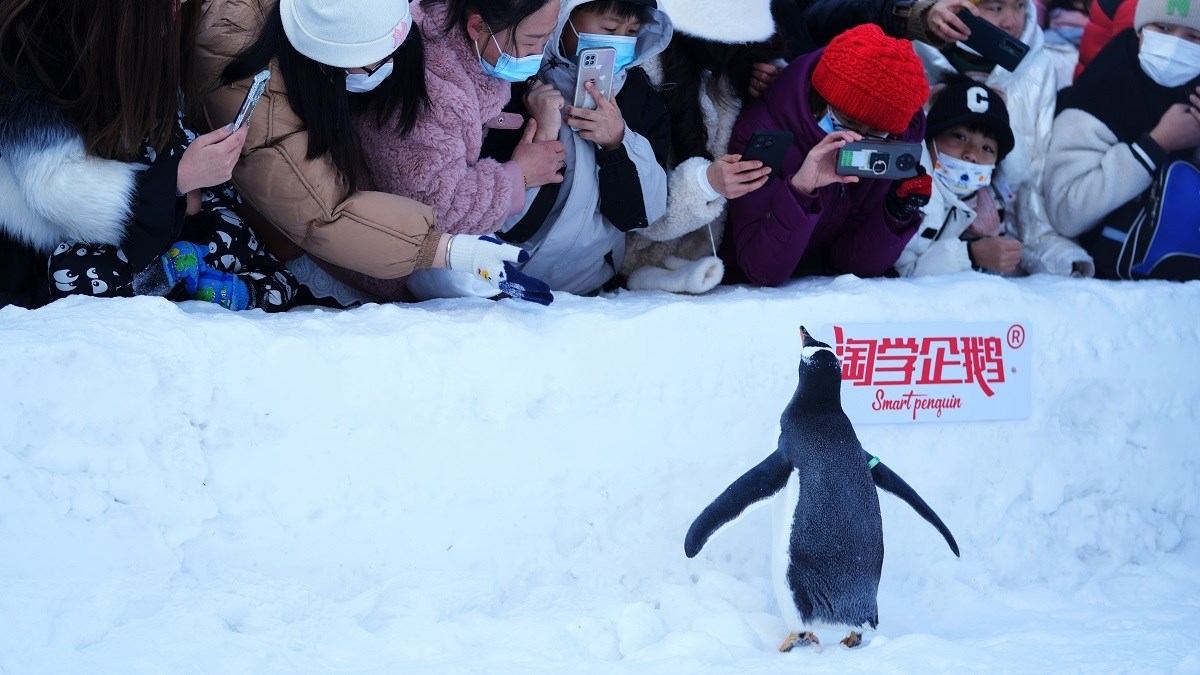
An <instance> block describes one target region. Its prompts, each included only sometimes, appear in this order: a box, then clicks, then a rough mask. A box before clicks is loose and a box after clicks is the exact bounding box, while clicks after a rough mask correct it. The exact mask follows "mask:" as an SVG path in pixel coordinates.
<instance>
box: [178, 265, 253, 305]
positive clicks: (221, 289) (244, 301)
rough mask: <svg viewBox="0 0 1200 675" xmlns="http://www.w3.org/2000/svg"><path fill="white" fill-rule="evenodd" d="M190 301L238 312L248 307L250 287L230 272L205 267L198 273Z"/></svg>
mask: <svg viewBox="0 0 1200 675" xmlns="http://www.w3.org/2000/svg"><path fill="white" fill-rule="evenodd" d="M192 299H193V300H203V301H205V302H211V303H215V304H218V305H220V306H222V307H224V308H225V309H231V310H233V311H235V312H240V311H242V310H243V309H249V307H250V286H248V285H247V284H246V282H245V281H243V280H242V279H241V278H240V277H238V275H236V274H233V273H232V272H222V271H220V270H215V269H213V268H211V267H206V268H205V269H204V270H203V271H201V272H200V279H199V280H198V281H197V282H196V291H195V292H194V293H192Z"/></svg>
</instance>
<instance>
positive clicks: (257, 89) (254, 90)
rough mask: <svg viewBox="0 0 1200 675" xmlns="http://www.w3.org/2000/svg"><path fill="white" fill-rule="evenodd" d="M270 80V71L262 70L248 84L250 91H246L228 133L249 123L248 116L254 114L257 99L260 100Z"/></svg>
mask: <svg viewBox="0 0 1200 675" xmlns="http://www.w3.org/2000/svg"><path fill="white" fill-rule="evenodd" d="M270 79H271V71H270V70H263V71H261V72H259V73H258V74H257V75H255V76H254V80H253V81H252V82H251V83H250V89H248V90H247V91H246V98H245V100H243V101H242V109H241V110H239V111H238V114H237V117H235V118H234V120H233V123H232V124H230V125H229V126H230V131H237V130H238V129H241V128H242V125H243V124H245V123H246V122H249V121H250V116H251V115H253V114H254V108H255V106H257V105H258V99H260V98H262V95H263V92H264V91H266V90H267V82H268V81H269V80H270Z"/></svg>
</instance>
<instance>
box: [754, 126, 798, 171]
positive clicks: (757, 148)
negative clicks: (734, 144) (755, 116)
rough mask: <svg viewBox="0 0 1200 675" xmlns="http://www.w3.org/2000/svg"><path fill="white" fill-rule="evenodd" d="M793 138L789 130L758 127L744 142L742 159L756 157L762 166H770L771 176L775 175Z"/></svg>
mask: <svg viewBox="0 0 1200 675" xmlns="http://www.w3.org/2000/svg"><path fill="white" fill-rule="evenodd" d="M793 138H794V137H793V136H792V132H790V131H779V130H770V129H759V130H758V131H756V132H754V135H753V136H751V137H750V142H749V143H747V144H746V150H745V151H744V152H742V161H746V160H751V159H756V160H758V161H760V162H762V163H763V166H766V167H770V169H771V174H770V175H771V177H774V176H777V175H779V170H780V168H781V167H782V166H783V160H784V158H785V157H787V151H788V148H789V147H791V145H792V140H793ZM770 180H771V178H767V181H768V182H770Z"/></svg>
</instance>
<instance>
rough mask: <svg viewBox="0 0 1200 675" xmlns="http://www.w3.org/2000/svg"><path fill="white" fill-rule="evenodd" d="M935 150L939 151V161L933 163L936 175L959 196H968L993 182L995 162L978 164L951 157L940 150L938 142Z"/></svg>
mask: <svg viewBox="0 0 1200 675" xmlns="http://www.w3.org/2000/svg"><path fill="white" fill-rule="evenodd" d="M933 150H934V152H935V153H937V161H935V162H934V164H933V175H934V177H936V178H937V180H938V182H940V183H941V184H942V185H945V186H946V188H947V189H949V190H950V191H951V192H953V193H954V194H956V195H958V196H959V197H967V196H969V195H971V194H972V193H973V192H975V191H976V190H978V189H979V188H984V187H987V186H989V185H991V184H992V172H993V171H995V170H996V165H995V164H976V163H974V162H968V161H966V160H965V159H959V158H957V157H951V156H950V155H947V154H946V153H944V152H942V151H941V150H938V149H937V144H936V143H935V144H934V146H933Z"/></svg>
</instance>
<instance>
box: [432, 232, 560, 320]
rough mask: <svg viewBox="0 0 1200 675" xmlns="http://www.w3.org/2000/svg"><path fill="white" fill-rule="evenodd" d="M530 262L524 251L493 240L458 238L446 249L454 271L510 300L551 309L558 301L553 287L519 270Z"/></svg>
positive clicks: (450, 265)
mask: <svg viewBox="0 0 1200 675" xmlns="http://www.w3.org/2000/svg"><path fill="white" fill-rule="evenodd" d="M527 260H529V254H528V253H526V252H525V251H524V250H523V249H521V248H520V247H518V246H513V245H512V244H506V243H505V242H502V241H500V240H499V239H496V238H495V237H489V236H482V237H477V236H472V235H461V234H460V235H454V236H452V237H451V238H450V241H449V243H448V244H447V249H446V266H447V267H449V268H450V269H452V270H458V271H460V272H471V273H472V274H474V275H475V276H476V277H478V278H480V279H483V280H484V281H486V282H488V283H489V284H491V285H492V286H494V287H496V288H499V289H500V290H501V291H502V292H503V293H505V294H507V295H508V296H509V297H513V298H517V299H518V300H528V301H529V302H536V303H538V304H539V305H549V304H550V303H551V302H553V301H554V295H553V294H551V292H550V286H549V285H548V284H546V282H544V281H542V280H541V279H535V278H534V277H531V276H529V275H528V274H525V273H524V272H522V271H521V270H520V269H519V268H518V267H517V265H520V264H522V263H524V262H525V261H527ZM514 263H515V264H514Z"/></svg>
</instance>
